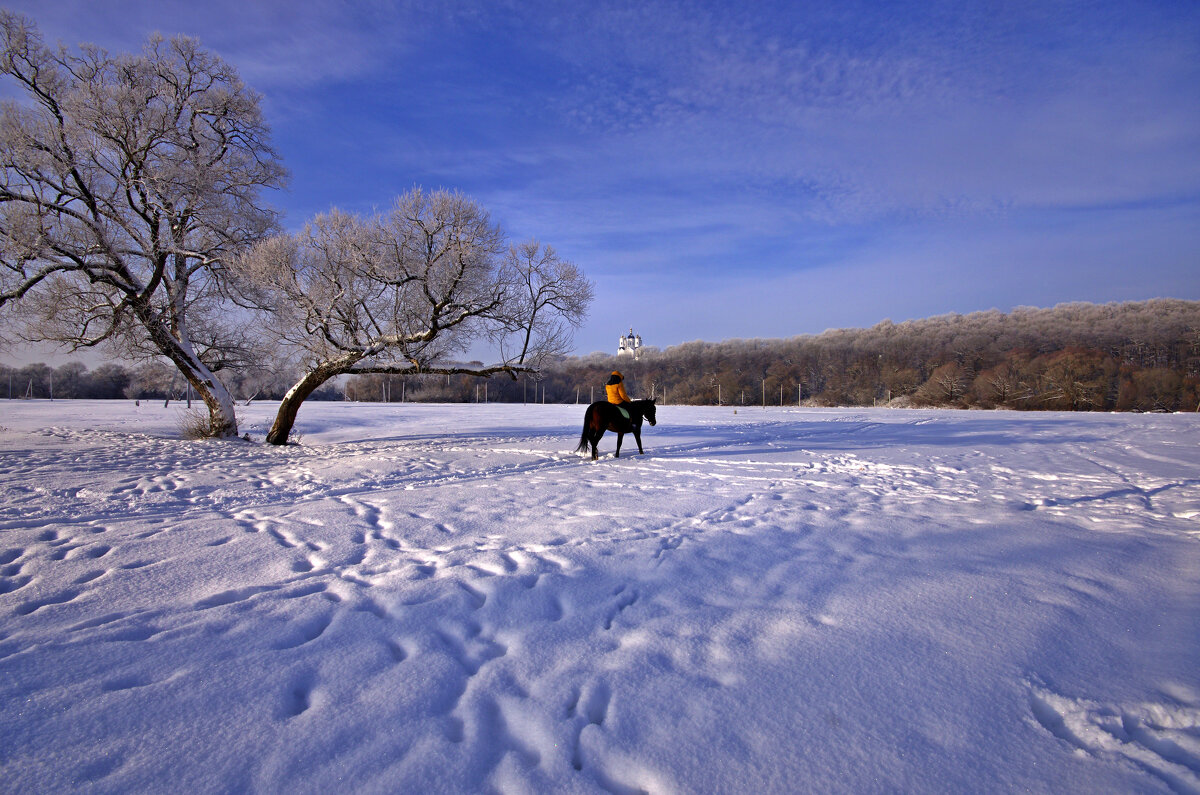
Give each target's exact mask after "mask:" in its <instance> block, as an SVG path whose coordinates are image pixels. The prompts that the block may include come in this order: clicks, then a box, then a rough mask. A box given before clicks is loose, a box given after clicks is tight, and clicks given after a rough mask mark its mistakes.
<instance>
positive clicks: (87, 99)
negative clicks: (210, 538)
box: [0, 11, 286, 437]
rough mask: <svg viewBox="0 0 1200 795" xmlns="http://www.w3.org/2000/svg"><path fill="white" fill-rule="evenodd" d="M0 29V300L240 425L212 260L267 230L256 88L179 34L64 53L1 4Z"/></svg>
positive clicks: (44, 332) (273, 180)
mask: <svg viewBox="0 0 1200 795" xmlns="http://www.w3.org/2000/svg"><path fill="white" fill-rule="evenodd" d="M0 34H2V35H3V52H2V53H0V73H3V74H5V75H7V76H8V77H9V78H11V79H12V80H13V81H14V82H15V83H16V84H17V86H18V87H19V88H20V89H22V90H23V93H24V94H25V96H26V99H27V102H25V103H23V104H18V103H16V102H11V101H9V102H5V103H3V105H2V106H0V169H2V171H3V173H2V176H0V307H3V306H5V305H6V304H9V303H12V302H15V301H18V300H20V302H21V305H22V310H23V311H22V313H21V315H20V316H19V317H17V318H14V319H13V320H14V322H16V323H19V324H20V325H21V331H20V334H21V335H22V336H24V337H25V338H27V339H35V340H49V341H55V342H59V343H62V344H65V345H67V346H68V347H70V348H71V349H72V350H75V349H78V348H81V347H90V346H96V345H101V344H104V345H108V346H113V347H115V348H116V349H117V350H120V351H122V352H123V353H125V352H130V351H132V352H145V351H146V350H147V349H149V350H150V351H151V352H153V353H154V354H157V355H161V356H164V357H166V358H167V359H168V360H170V361H171V362H172V363H173V364H174V365H175V367H177V368H178V369H179V370H180V372H182V374H183V376H184V377H185V378H186V379H187V381H188V382H189V383H190V384H191V385H192V388H193V389H195V390H196V392H197V394H199V395H200V396H201V397H202V398H203V399H204V402H205V404H206V405H207V407H208V410H209V427H208V429H207V432H208V433H209V434H210V435H212V436H217V437H224V436H232V435H235V434H236V433H237V420H236V417H235V415H234V408H233V400H232V398H231V397H230V395H229V392H228V390H227V389H226V388H225V386H224V385H222V383H221V382H220V380H219V379H218V378H217V377H216V375H214V371H215V370H217V369H219V368H220V366H222V365H223V364H225V363H227V362H228V361H229V355H230V353H231V352H232V351H231V349H230V346H229V334H228V332H227V331H223V330H222V328H223V327H222V324H221V322H220V319H221V317H222V313H221V312H220V311H218V310H217V307H218V306H219V304H220V302H221V298H220V292H219V289H218V288H219V287H220V283H219V282H220V278H221V269H222V267H223V266H224V265H225V264H226V263H227V262H228V261H229V260H230V259H231V258H232V257H233V255H234V254H235V253H236V252H238V251H239V250H241V249H243V248H245V247H246V246H248V245H249V244H252V243H254V242H256V241H258V240H260V239H262V238H263V237H264V236H266V235H267V234H269V233H270V232H272V231H274V229H275V226H276V215H275V213H273V212H272V211H271V210H269V209H267V208H265V207H264V206H263V205H262V204H261V203H260V201H259V193H260V191H261V189H262V188H274V187H280V186H282V184H283V182H284V180H285V176H286V175H285V172H284V169H283V167H282V166H281V165H280V164H279V162H278V159H277V157H276V154H275V152H274V151H273V150H272V149H271V147H270V145H269V143H268V137H269V132H268V129H267V126H266V124H265V123H264V121H263V118H262V114H261V112H260V109H259V97H258V95H257V94H255V93H254V92H252V91H250V90H249V89H247V88H246V86H245V85H243V83H242V82H241V80H240V79H239V78H238V76H237V73H236V72H235V71H234V69H233V68H232V67H230V66H229V65H228V64H226V63H224V62H223V61H222V60H221V59H220V58H218V57H216V56H215V55H212V54H211V53H208V52H206V51H204V50H203V49H201V47H200V45H199V44H198V43H197V42H196V41H195V40H193V39H189V38H175V39H171V40H170V41H166V40H164V39H162V38H161V37H157V36H156V37H153V38H151V39H150V40H149V41H148V42H147V44H146V47H145V50H144V51H143V53H142V54H140V55H116V56H114V55H110V54H109V53H107V52H106V51H104V50H101V49H99V48H97V47H94V46H90V45H84V46H82V47H81V48H80V52H79V53H78V54H72V53H70V52H68V51H67V50H66V48H63V47H59V48H58V49H57V50H51V49H49V48H48V47H46V46H45V45H44V44H43V43H42V41H41V39H40V37H39V36H38V33H37V31H36V30H35V28H34V26H33V24H32V23H31V22H30V21H29V20H27V19H25V18H24V17H21V16H18V15H15V14H12V13H10V12H7V11H0Z"/></svg>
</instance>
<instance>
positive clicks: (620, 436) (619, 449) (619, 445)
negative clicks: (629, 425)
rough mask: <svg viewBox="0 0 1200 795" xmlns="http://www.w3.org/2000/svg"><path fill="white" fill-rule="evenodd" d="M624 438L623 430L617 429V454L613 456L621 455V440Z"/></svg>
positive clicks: (618, 456)
mask: <svg viewBox="0 0 1200 795" xmlns="http://www.w3.org/2000/svg"><path fill="white" fill-rule="evenodd" d="M624 438H625V432H624V431H617V454H616V455H615V456H613V457H614V458H620V457H621V441H622V440H624Z"/></svg>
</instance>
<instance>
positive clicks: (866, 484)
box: [0, 401, 1200, 793]
mask: <svg viewBox="0 0 1200 795" xmlns="http://www.w3.org/2000/svg"><path fill="white" fill-rule="evenodd" d="M272 409H273V406H272V405H271V404H266V403H263V404H258V405H255V406H252V407H249V408H243V409H241V411H242V412H243V414H242V417H241V422H242V429H243V430H249V431H250V432H251V434H252V435H253V436H254V437H256V438H257V439H258V440H259V443H245V442H241V441H236V442H181V441H178V440H177V439H176V438H175V435H176V427H177V425H178V412H177V410H176V409H175V408H174V406H172V407H171V408H169V409H164V408H163V407H162V405H161V404H143V405H142V406H141V407H140V408H135V407H134V406H133V405H132V404H131V403H126V402H122V403H98V402H95V403H91V402H55V403H48V402H21V401H3V402H0V427H2V430H0V790H3V791H11V792H63V791H82V792H87V791H97V792H130V791H158V792H162V791H191V792H234V791H261V792H335V791H365V792H404V791H407V792H427V791H499V792H604V791H611V792H636V791H647V792H654V793H664V792H755V793H758V792H854V793H869V792H899V791H903V792H968V791H971V792H979V791H991V792H1010V791H1019V790H1020V791H1024V790H1028V791H1033V792H1056V793H1057V792H1078V793H1097V792H1183V793H1188V792H1198V791H1200V416H1198V415H1194V414H1192V415H1141V416H1135V415H1109V414H1104V415H1095V414H1017V413H1006V412H951V411H896V410H882V409H881V410H866V411H864V410H800V409H790V410H789V409H778V408H776V409H768V410H765V411H764V410H763V409H761V408H754V409H748V408H747V409H741V410H740V411H739V412H738V413H737V414H735V413H734V412H733V410H732V409H728V408H722V409H716V408H684V407H674V406H664V407H661V408H660V409H659V425H658V427H656V428H648V429H647V431H646V434H645V443H646V448H647V454H646V455H645V456H644V457H642V456H637V455H636V446H635V445H634V444H633V442H632V439H627V440H626V450H624V451H623V456H622V458H620V459H613V457H612V451H613V447H614V446H615V437H613V436H612V435H611V434H610V435H607V436H605V438H604V440H603V441H602V443H601V453H602V455H603V456H604V457H602V459H601V460H600V461H598V462H592V461H590V460H588V459H586V458H584V457H583V456H580V455H578V454H576V453H574V452H573V450H574V447H575V444H576V442H577V441H578V438H579V430H580V427H581V422H582V415H583V409H582V407H577V406H521V405H516V406H507V405H503V406H502V405H494V404H493V405H489V406H479V405H466V406H462V405H460V406H428V405H402V406H401V405H390V406H384V405H354V404H318V403H312V404H308V405H306V406H305V407H304V409H303V410H302V412H301V415H300V421H299V423H298V426H297V430H298V431H299V433H300V434H302V436H303V439H302V445H300V446H292V447H288V448H285V449H277V448H272V447H268V446H265V445H263V444H261V439H262V435H263V432H264V430H265V427H266V424H267V422H268V420H269V418H270V415H271V411H272ZM630 448H632V449H630Z"/></svg>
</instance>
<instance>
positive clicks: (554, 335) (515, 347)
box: [493, 240, 594, 363]
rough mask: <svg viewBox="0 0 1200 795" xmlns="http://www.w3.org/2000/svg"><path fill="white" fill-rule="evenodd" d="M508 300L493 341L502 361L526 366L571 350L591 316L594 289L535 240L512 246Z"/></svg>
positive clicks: (507, 276)
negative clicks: (574, 336) (574, 331)
mask: <svg viewBox="0 0 1200 795" xmlns="http://www.w3.org/2000/svg"><path fill="white" fill-rule="evenodd" d="M503 278H504V279H505V280H506V281H507V282H509V290H508V296H509V300H508V301H506V302H505V305H504V310H505V311H504V312H502V313H499V315H498V320H499V321H500V322H499V323H498V324H497V327H496V329H495V331H494V332H493V338H494V339H495V340H496V342H497V343H498V344H499V346H500V356H501V359H503V360H506V361H509V360H512V361H516V362H517V363H524V362H525V361H527V360H528V361H538V360H540V359H543V358H544V357H545V356H546V355H547V354H554V353H557V352H561V351H563V350H566V349H567V348H569V347H570V342H571V328H572V327H574V326H575V325H576V324H577V323H578V322H579V321H580V320H581V319H582V318H583V316H584V315H585V314H586V313H587V308H588V306H590V305H591V303H592V298H593V294H594V289H593V287H592V283H591V282H589V281H588V280H587V278H586V277H585V276H584V275H583V271H581V270H580V269H579V267H578V266H577V265H575V264H574V263H572V262H567V261H566V260H563V259H561V258H560V257H559V256H558V253H557V252H556V251H555V250H554V248H553V247H551V246H543V245H542V244H540V243H539V242H538V241H536V240H529V241H526V242H524V243H521V244H519V245H514V246H510V247H509V250H508V259H507V261H506V262H505V268H504V277H503Z"/></svg>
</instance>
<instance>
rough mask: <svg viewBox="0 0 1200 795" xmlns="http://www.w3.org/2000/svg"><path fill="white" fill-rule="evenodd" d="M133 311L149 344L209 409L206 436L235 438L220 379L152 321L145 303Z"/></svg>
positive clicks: (228, 401) (227, 396)
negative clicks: (169, 362)
mask: <svg viewBox="0 0 1200 795" xmlns="http://www.w3.org/2000/svg"><path fill="white" fill-rule="evenodd" d="M134 311H135V312H136V314H137V317H138V319H139V320H140V321H141V322H142V326H143V327H144V328H145V329H146V331H148V332H149V333H150V340H151V341H152V342H153V343H154V344H155V345H156V346H157V347H158V349H159V350H160V351H162V353H163V355H164V356H166V357H167V358H168V359H170V360H171V362H172V363H173V364H174V365H175V366H176V367H178V368H179V371H180V372H181V373H183V377H184V378H186V379H187V382H188V383H189V384H191V386H192V389H195V390H196V394H197V395H199V396H200V399H201V400H203V401H204V405H205V406H206V407H207V408H208V432H207V433H206V434H205V435H206V436H209V437H211V438H214V439H228V438H230V437H234V436H237V432H238V427H237V413H236V411H235V410H234V406H233V395H231V394H229V390H228V389H227V388H226V387H225V385H224V384H223V383H221V379H219V378H217V376H216V375H215V374H214V373H213V371H212V370H210V369H208V367H207V366H206V365H205V364H204V362H202V361H200V357H199V356H197V355H196V353H195V351H194V350H192V347H191V345H190V343H186V344H185V343H180V341H179V340H178V339H176V338H175V336H174V335H173V334H171V332H170V331H169V330H168V329H166V328H165V327H164V326H163V325H162V323H161V322H160V321H159V320H158V318H156V317H154V315H153V313H152V311H151V310H150V308H149V304H148V303H147V302H144V301H143V302H139V303H138V304H136V305H135V307H134Z"/></svg>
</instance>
